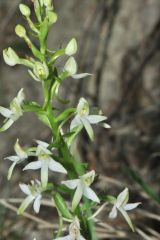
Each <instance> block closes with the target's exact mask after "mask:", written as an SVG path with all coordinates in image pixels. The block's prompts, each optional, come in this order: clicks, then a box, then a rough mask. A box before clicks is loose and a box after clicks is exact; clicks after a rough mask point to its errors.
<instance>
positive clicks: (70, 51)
mask: <svg viewBox="0 0 160 240" xmlns="http://www.w3.org/2000/svg"><path fill="white" fill-rule="evenodd" d="M76 52H77V41H76V39H75V38H72V39H71V40H70V42H69V43H68V45H67V47H66V49H65V54H66V55H68V56H72V55H74V54H75V53H76Z"/></svg>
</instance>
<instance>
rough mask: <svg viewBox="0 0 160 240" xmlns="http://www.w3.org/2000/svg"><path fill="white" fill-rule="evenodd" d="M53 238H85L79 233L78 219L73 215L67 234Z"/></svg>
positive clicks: (81, 239)
mask: <svg viewBox="0 0 160 240" xmlns="http://www.w3.org/2000/svg"><path fill="white" fill-rule="evenodd" d="M55 240H85V238H84V237H83V236H82V235H81V233H80V223H79V219H78V218H77V217H75V218H74V220H73V222H72V223H71V224H70V226H69V235H67V236H65V237H60V238H56V239H55Z"/></svg>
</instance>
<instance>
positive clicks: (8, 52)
mask: <svg viewBox="0 0 160 240" xmlns="http://www.w3.org/2000/svg"><path fill="white" fill-rule="evenodd" d="M3 58H4V61H5V63H6V64H8V65H9V66H15V65H16V64H18V63H19V62H20V59H19V57H18V55H17V54H16V52H15V51H14V50H13V49H12V48H10V47H9V48H8V49H4V50H3Z"/></svg>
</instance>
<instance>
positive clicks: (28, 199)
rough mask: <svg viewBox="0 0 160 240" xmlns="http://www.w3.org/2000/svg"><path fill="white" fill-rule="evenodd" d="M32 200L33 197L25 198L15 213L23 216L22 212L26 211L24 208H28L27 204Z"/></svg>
mask: <svg viewBox="0 0 160 240" xmlns="http://www.w3.org/2000/svg"><path fill="white" fill-rule="evenodd" d="M33 200H34V197H33V196H31V195H29V196H28V197H26V198H25V199H24V201H23V202H22V203H21V205H20V207H19V209H18V211H17V214H18V215H20V214H23V212H24V211H25V210H26V208H27V207H28V206H29V204H30V203H31V202H32V201H33Z"/></svg>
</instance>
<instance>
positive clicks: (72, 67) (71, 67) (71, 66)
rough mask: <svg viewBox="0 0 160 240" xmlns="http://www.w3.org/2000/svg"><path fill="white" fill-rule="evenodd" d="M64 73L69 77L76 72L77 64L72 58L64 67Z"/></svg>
mask: <svg viewBox="0 0 160 240" xmlns="http://www.w3.org/2000/svg"><path fill="white" fill-rule="evenodd" d="M64 69H65V71H67V72H68V73H69V74H70V75H74V74H76V72H77V63H76V61H75V59H74V58H73V57H70V58H69V59H68V61H67V62H66V64H65V66H64Z"/></svg>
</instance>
